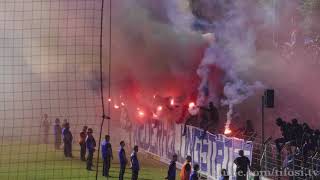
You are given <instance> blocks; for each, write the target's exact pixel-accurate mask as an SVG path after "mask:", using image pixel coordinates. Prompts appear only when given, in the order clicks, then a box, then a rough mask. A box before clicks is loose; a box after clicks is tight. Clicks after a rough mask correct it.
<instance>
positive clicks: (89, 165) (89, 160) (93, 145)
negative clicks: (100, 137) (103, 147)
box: [86, 128, 96, 171]
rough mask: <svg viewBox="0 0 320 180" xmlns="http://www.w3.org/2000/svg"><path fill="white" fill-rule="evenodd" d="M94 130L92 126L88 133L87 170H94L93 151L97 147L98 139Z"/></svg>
mask: <svg viewBox="0 0 320 180" xmlns="http://www.w3.org/2000/svg"><path fill="white" fill-rule="evenodd" d="M92 133H93V130H92V129H91V128H89V129H88V135H87V138H86V146H87V152H88V153H87V154H88V156H87V170H89V171H92V166H93V163H92V161H93V153H94V151H95V148H96V140H95V139H94V137H93V135H92Z"/></svg>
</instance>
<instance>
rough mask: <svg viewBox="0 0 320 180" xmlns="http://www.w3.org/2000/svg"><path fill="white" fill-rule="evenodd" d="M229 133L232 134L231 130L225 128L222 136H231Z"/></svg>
mask: <svg viewBox="0 0 320 180" xmlns="http://www.w3.org/2000/svg"><path fill="white" fill-rule="evenodd" d="M231 133H232V131H231V129H230V128H229V127H226V129H225V130H224V134H225V135H228V134H231Z"/></svg>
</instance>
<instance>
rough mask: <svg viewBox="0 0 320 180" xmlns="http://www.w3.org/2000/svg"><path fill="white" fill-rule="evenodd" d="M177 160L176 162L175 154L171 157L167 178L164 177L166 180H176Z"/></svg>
mask: <svg viewBox="0 0 320 180" xmlns="http://www.w3.org/2000/svg"><path fill="white" fill-rule="evenodd" d="M177 160H178V156H177V155H176V154H174V155H173V156H172V161H171V162H170V165H169V170H168V176H167V177H166V179H168V180H176V171H177V167H176V162H177Z"/></svg>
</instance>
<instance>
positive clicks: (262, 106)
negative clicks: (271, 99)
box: [261, 96, 265, 143]
mask: <svg viewBox="0 0 320 180" xmlns="http://www.w3.org/2000/svg"><path fill="white" fill-rule="evenodd" d="M264 101H265V97H264V96H262V98H261V131H262V132H261V133H262V134H261V142H262V143H264V141H265V137H264V130H265V129H264Z"/></svg>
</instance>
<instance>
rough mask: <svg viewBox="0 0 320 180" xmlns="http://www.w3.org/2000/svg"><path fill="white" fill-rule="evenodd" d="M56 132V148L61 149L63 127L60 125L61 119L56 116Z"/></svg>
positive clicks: (54, 131)
mask: <svg viewBox="0 0 320 180" xmlns="http://www.w3.org/2000/svg"><path fill="white" fill-rule="evenodd" d="M53 133H54V147H55V149H57V150H58V149H60V146H61V134H62V128H61V126H60V119H59V118H56V120H55V125H54V129H53Z"/></svg>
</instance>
